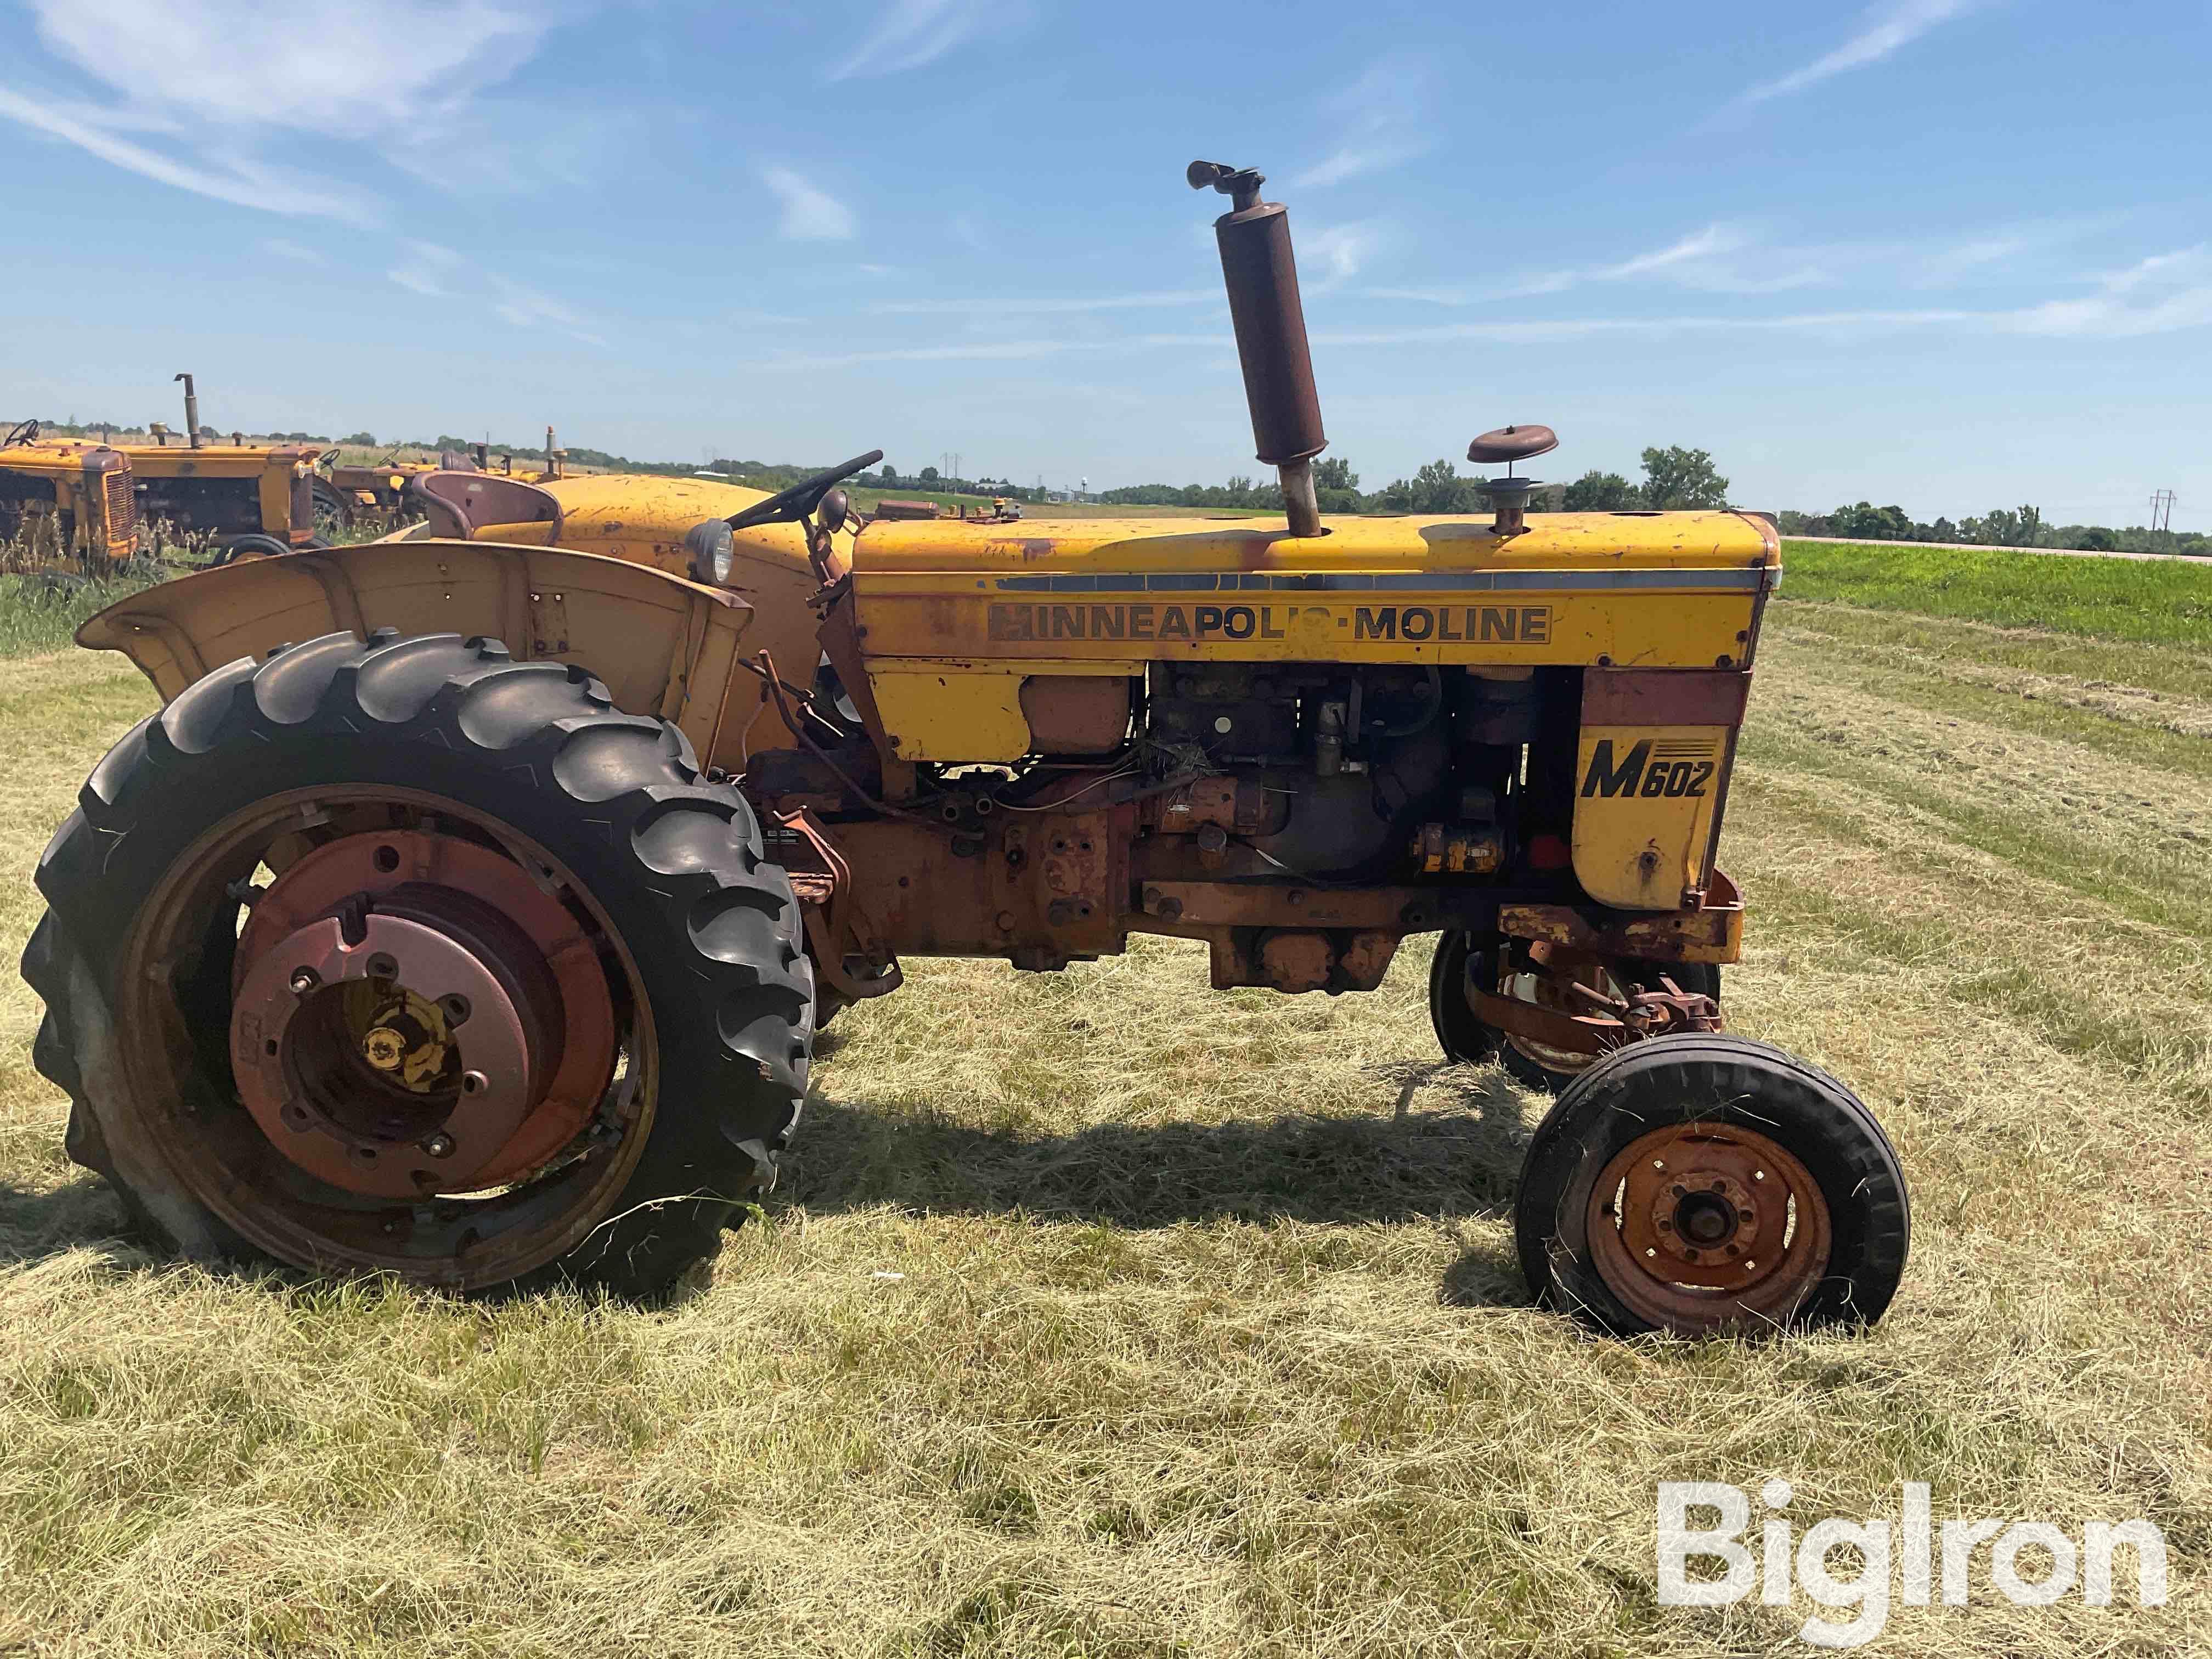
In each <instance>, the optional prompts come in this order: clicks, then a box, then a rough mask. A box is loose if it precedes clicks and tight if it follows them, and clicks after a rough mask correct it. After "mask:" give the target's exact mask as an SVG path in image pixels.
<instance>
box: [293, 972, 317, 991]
mask: <svg viewBox="0 0 2212 1659" xmlns="http://www.w3.org/2000/svg"><path fill="white" fill-rule="evenodd" d="M322 982H323V981H322V976H321V975H319V974H318V973H316V972H315V970H314V969H312V968H301V969H295V971H294V973H293V975H292V988H293V989H294V990H295V991H296V992H298V993H299V994H301V996H305V995H307V993H308V992H310V991H312V990H313V989H314V988H315V987H317V986H318V985H320V984H321V983H322Z"/></svg>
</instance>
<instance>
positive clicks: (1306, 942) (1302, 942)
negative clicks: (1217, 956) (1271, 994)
mask: <svg viewBox="0 0 2212 1659" xmlns="http://www.w3.org/2000/svg"><path fill="white" fill-rule="evenodd" d="M1258 956H1259V959H1260V977H1261V982H1262V983H1264V984H1266V985H1268V986H1271V987H1273V988H1274V989H1275V990H1278V991H1291V992H1297V991H1318V990H1320V989H1321V988H1322V987H1323V986H1325V985H1327V984H1328V970H1329V969H1330V968H1332V967H1333V966H1334V965H1335V956H1336V953H1335V952H1334V951H1332V950H1331V949H1330V948H1329V943H1328V934H1326V933H1265V934H1262V935H1261V939H1260V941H1259V946H1258Z"/></svg>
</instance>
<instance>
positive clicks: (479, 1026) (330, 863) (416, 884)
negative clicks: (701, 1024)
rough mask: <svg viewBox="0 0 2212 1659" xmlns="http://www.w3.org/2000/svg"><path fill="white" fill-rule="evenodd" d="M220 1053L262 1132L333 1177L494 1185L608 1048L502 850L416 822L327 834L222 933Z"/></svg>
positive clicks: (398, 1186)
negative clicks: (226, 940) (232, 960)
mask: <svg viewBox="0 0 2212 1659" xmlns="http://www.w3.org/2000/svg"><path fill="white" fill-rule="evenodd" d="M237 963H238V966H237V971H236V976H235V979H234V992H233V998H232V1017H231V1030H230V1048H231V1061H232V1071H233V1073H234V1077H235V1078H236V1079H237V1082H238V1085H239V1093H240V1098H241V1099H242V1100H243V1102H244V1103H245V1105H246V1109H247V1110H248V1111H249V1112H251V1113H252V1115H253V1118H254V1120H255V1121H256V1122H257V1123H258V1125H259V1126H260V1128H261V1130H262V1133H264V1135H265V1136H266V1137H267V1139H268V1140H269V1142H270V1145H271V1146H274V1147H276V1150H277V1151H278V1152H281V1153H282V1154H283V1156H284V1157H285V1158H287V1159H289V1161H290V1162H292V1163H293V1164H296V1165H297V1166H298V1167H299V1168H301V1170H306V1171H307V1173H308V1174H309V1175H312V1176H315V1177H316V1178H318V1179H319V1180H322V1181H325V1182H329V1183H331V1185H333V1186H336V1187H339V1188H343V1189H345V1190H346V1191H349V1192H353V1193H358V1194H362V1195H364V1196H368V1197H374V1198H400V1199H419V1198H422V1197H424V1196H427V1195H428V1194H433V1193H441V1192H442V1193H459V1192H470V1191H476V1190H480V1189H482V1188H488V1187H492V1186H497V1185H500V1184H501V1183H503V1182H507V1181H509V1180H512V1179H513V1178H514V1177H515V1176H517V1175H518V1174H520V1173H522V1172H524V1171H526V1170H529V1169H531V1168H532V1167H534V1166H535V1165H536V1164H539V1163H542V1162H543V1161H544V1159H545V1158H549V1157H550V1156H551V1155H553V1154H554V1153H555V1152H558V1151H559V1149H560V1148H561V1147H562V1146H564V1145H566V1144H567V1143H568V1141H570V1140H571V1139H574V1136H575V1135H576V1133H578V1132H579V1131H580V1129H582V1128H583V1127H585V1125H586V1123H588V1122H589V1121H590V1119H591V1115H592V1111H593V1109H595V1108H596V1106H597V1104H598V1103H599V1099H600V1097H602V1096H603V1095H604V1093H605V1087H606V1085H607V1082H608V1079H609V1078H610V1076H611V1073H612V1071H613V1066H614V1059H615V1054H614V1048H615V1018H614V1011H613V1007H612V1004H611V999H610V997H609V995H608V993H607V987H606V979H605V975H604V973H603V972H602V971H601V969H600V967H599V962H598V959H597V957H596V955H595V954H594V953H593V951H592V948H591V946H590V945H589V943H588V941H586V939H585V938H584V936H583V934H582V933H581V932H580V929H579V928H578V927H577V926H576V924H575V921H574V919H573V918H572V917H571V916H570V915H568V911H567V910H566V908H564V907H563V906H562V904H561V903H560V902H559V901H558V900H557V899H556V898H555V897H554V896H552V895H550V894H549V893H547V892H545V891H544V890H541V889H540V888H539V887H538V885H537V884H535V883H534V882H532V880H531V878H530V877H529V875H528V873H527V872H525V871H524V870H523V869H522V868H521V866H519V865H517V864H515V863H514V862H513V860H509V859H507V858H504V857H501V855H500V854H497V853H496V852H495V851H493V850H492V849H490V848H486V847H483V846H481V845H479V844H478V843H477V842H470V841H464V840H461V839H459V838H458V837H450V836H441V835H438V834H436V833H435V832H426V831H407V832H393V833H391V834H384V835H376V834H371V835H359V836H346V837H344V838H343V839H341V840H338V841H337V842H331V843H330V844H329V845H327V846H325V847H322V848H318V849H316V850H315V851H313V852H312V853H310V854H307V856H305V857H303V858H301V860H298V861H297V862H296V863H295V864H293V865H292V866H290V867H289V868H288V869H287V870H286V872H284V874H283V876H282V877H280V878H278V879H277V880H276V883H275V884H272V885H271V886H270V887H269V888H268V889H267V890H265V891H264V892H263V893H261V894H260V895H259V896H258V899H257V900H256V902H255V904H254V907H253V910H252V916H251V919H250V921H248V923H247V925H246V929H245V931H244V932H243V933H241V934H240V939H239V948H238V955H237Z"/></svg>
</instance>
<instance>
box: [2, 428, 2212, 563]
mask: <svg viewBox="0 0 2212 1659" xmlns="http://www.w3.org/2000/svg"><path fill="white" fill-rule="evenodd" d="M40 426H41V427H43V428H45V429H46V431H48V432H51V433H55V434H58V435H68V436H71V437H84V436H88V435H96V434H98V433H99V432H100V430H101V429H102V428H108V429H111V430H114V431H126V432H128V431H141V430H143V429H144V428H143V427H142V426H140V425H139V424H137V423H136V422H120V421H117V422H100V421H85V422H79V421H78V420H77V419H76V416H70V418H69V419H68V420H66V421H41V422H40ZM201 436H202V437H203V438H204V439H208V440H216V439H218V438H220V437H222V436H227V435H226V434H218V433H217V432H216V430H215V428H212V427H203V428H201ZM258 437H259V439H260V440H261V441H267V442H276V443H297V444H329V443H332V442H338V443H343V444H346V445H348V446H349V447H357V448H363V449H376V448H391V449H422V450H441V451H442V450H449V449H450V450H458V451H459V452H461V453H469V452H470V451H471V450H472V449H473V448H474V447H475V441H474V440H472V439H468V438H458V437H455V436H453V435H452V434H451V433H441V434H439V435H438V437H437V438H436V440H435V441H432V442H427V443H426V442H422V441H415V440H407V441H392V442H390V443H386V444H382V445H380V444H379V443H378V442H377V441H376V436H375V435H374V433H370V432H356V433H351V434H349V435H347V436H346V437H344V438H343V439H335V440H334V439H330V438H325V437H322V436H320V435H317V434H314V433H311V432H274V433H264V434H260V435H258ZM490 448H491V452H492V453H494V454H495V455H517V456H536V455H539V454H542V453H544V444H543V443H542V442H539V443H529V444H500V443H495V444H493V445H491V446H490ZM568 459H570V460H571V461H573V462H574V463H576V464H577V465H580V466H592V467H599V468H601V469H603V470H605V471H623V472H653V473H659V474H663V475H667V476H675V477H683V476H688V475H690V474H692V473H696V472H699V471H711V472H718V473H720V474H723V475H724V476H726V477H730V478H732V479H735V480H737V481H738V482H740V483H746V484H749V485H750V486H752V487H753V488H755V489H783V488H785V487H786V486H787V485H790V484H794V483H798V482H799V480H800V479H801V478H805V477H812V476H813V475H814V474H815V473H817V472H819V471H822V469H821V468H820V467H818V466H807V465H801V464H799V463H798V462H795V461H744V460H730V459H722V460H715V461H710V462H708V464H707V465H706V466H705V467H703V468H701V467H695V466H692V465H688V464H687V463H684V462H681V461H640V460H634V459H630V458H629V457H628V456H624V455H616V454H612V453H609V452H608V451H606V450H604V449H592V448H589V447H585V446H581V445H571V446H570V447H569V448H568ZM1643 461H1644V477H1642V479H1641V480H1638V481H1632V480H1630V479H1628V478H1626V477H1622V476H1621V475H1620V473H1618V472H1606V471H1596V470H1593V471H1589V472H1585V473H1583V475H1582V477H1579V478H1577V479H1575V480H1574V481H1573V482H1572V483H1547V484H1543V485H1541V486H1539V487H1538V489H1536V490H1535V492H1534V494H1533V495H1530V497H1529V500H1528V508H1529V511H1531V512H1534V513H1545V512H1567V513H1638V512H1651V511H1655V510H1660V509H1666V508H1677V507H1726V506H1728V505H1729V499H1728V492H1729V481H1728V479H1726V478H1725V477H1722V476H1721V474H1720V472H1719V471H1718V470H1717V468H1716V467H1715V466H1714V465H1713V459H1712V457H1711V455H1710V454H1708V453H1706V452H1705V451H1704V450H1702V449H1690V448H1686V447H1683V446H1681V445H1679V444H1675V445H1670V446H1668V447H1666V448H1663V449H1662V448H1659V447H1656V446H1655V447H1652V448H1649V449H1646V450H1645V451H1644V455H1643ZM856 482H858V483H863V484H866V485H868V486H870V487H871V488H875V489H885V490H890V489H911V490H916V491H920V492H922V493H925V494H936V495H1005V496H1007V497H1009V498H1010V499H1012V500H1015V501H1040V500H1042V499H1043V498H1044V494H1043V492H1042V491H1040V490H1038V489H1036V488H1034V487H1033V486H1030V485H1028V484H1018V483H1015V482H1014V481H1013V480H1012V479H1011V478H993V477H979V478H956V477H947V476H945V475H944V474H941V473H940V472H939V471H938V469H937V468H935V467H933V466H925V467H923V468H922V469H921V471H918V472H911V473H907V472H901V471H898V470H897V469H896V467H893V466H891V465H888V464H886V465H884V466H883V467H881V468H879V469H878V470H877V471H872V472H868V473H866V474H864V475H862V476H861V477H860V478H859V479H857V480H856ZM1484 482H1485V481H1484V479H1483V478H1482V477H1480V475H1476V474H1462V472H1461V471H1460V470H1459V468H1458V466H1457V465H1455V464H1454V463H1453V462H1452V461H1451V460H1450V459H1437V460H1433V461H1431V462H1430V463H1428V465H1425V466H1423V467H1420V468H1419V469H1418V470H1417V471H1415V472H1414V473H1413V477H1410V478H1394V479H1392V480H1391V481H1390V482H1389V483H1387V484H1384V485H1383V487H1382V488H1381V489H1375V490H1367V491H1363V490H1362V489H1360V487H1359V474H1358V473H1357V472H1355V471H1352V463H1351V462H1350V461H1349V460H1347V459H1343V458H1341V457H1338V456H1323V457H1322V458H1321V459H1318V460H1316V462H1315V463H1314V491H1315V494H1316V496H1318V498H1319V499H1320V501H1321V508H1322V512H1324V513H1422V514H1436V515H1449V514H1452V513H1480V512H1483V511H1486V508H1487V503H1486V501H1485V499H1484V496H1483V483H1484ZM1097 500H1099V501H1105V502H1108V503H1109V504H1112V505H1115V506H1121V507H1226V508H1231V509H1237V508H1242V509H1243V510H1245V511H1248V512H1255V513H1279V512H1280V511H1282V507H1283V492H1282V488H1281V486H1280V485H1279V484H1278V483H1276V482H1275V480H1274V479H1273V478H1265V479H1259V478H1252V477H1245V476H1243V475H1242V474H1239V475H1237V476H1234V477H1231V478H1230V479H1229V481H1228V482H1227V483H1218V484H1208V483H1191V484H1166V483H1146V484H1128V485H1125V486H1123V487H1122V488H1121V489H1109V490H1104V491H1102V492H1101V493H1100V494H1099V495H1098V496H1097ZM1775 517H1776V521H1777V523H1778V525H1779V526H1780V527H1781V531H1782V533H1783V534H1784V535H1785V536H1832V537H1838V538H1843V539H1845V540H1850V541H1863V542H1960V543H1966V544H1972V545H1976V546H1984V547H2049V548H2071V549H2076V550H2081V551H2083V552H2125V553H2186V554H2194V555H2197V556H2200V557H2212V536H2207V535H2205V534H2203V533H2202V532H2197V531H2193V530H2182V531H2175V530H2152V529H2150V528H2148V527H2147V526H2142V525H2130V526H2125V527H2124V528H2117V529H2116V528H2113V527H2112V526H2106V525H2092V524H2067V525H2052V524H2046V523H2045V521H2044V518H2043V513H2042V512H2041V510H2040V509H2039V508H2037V507H2033V506H2027V505H2022V506H2020V507H1992V508H1991V509H1990V511H1988V512H1987V513H1982V514H1980V515H1979V516H1978V517H1974V516H1969V517H1966V518H1963V519H1959V520H1952V519H1949V518H1937V519H1936V520H1933V521H1932V522H1923V521H1921V520H1917V519H1914V518H1913V517H1912V516H1911V514H1910V513H1906V512H1905V509H1904V508H1903V507H1895V506H1892V507H1876V506H1875V505H1874V504H1873V503H1872V502H1871V501H1859V502H1857V503H1856V504H1854V505H1852V506H1849V507H1836V508H1835V509H1833V510H1832V511H1831V512H1827V513H1800V512H1797V511H1796V510H1795V509H1791V508H1784V510H1782V511H1781V512H1779V513H1777V514H1776V515H1775Z"/></svg>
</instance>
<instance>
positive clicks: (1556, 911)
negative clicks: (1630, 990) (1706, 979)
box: [1498, 870, 1743, 963]
mask: <svg viewBox="0 0 2212 1659" xmlns="http://www.w3.org/2000/svg"><path fill="white" fill-rule="evenodd" d="M1498 932H1500V933H1504V934H1506V935H1507V936H1508V937H1510V938H1513V939H1533V940H1541V941H1543V942H1545V943H1547V944H1552V945H1562V946H1565V947H1567V948H1570V949H1572V950H1575V951H1581V952H1583V954H1584V955H1586V956H1590V957H1615V958H1627V959H1634V960H1642V961H1648V962H1709V963H1729V962H1735V961H1738V960H1740V959H1741V957H1742V954H1743V895H1742V894H1741V892H1740V891H1739V890H1737V888H1736V884H1735V882H1734V881H1733V880H1731V879H1730V878H1729V877H1728V875H1726V874H1725V873H1724V872H1721V871H1718V870H1716V871H1714V872H1713V873H1712V878H1711V881H1710V882H1709V883H1708V884H1707V885H1706V888H1705V892H1704V894H1703V895H1702V896H1701V898H1700V901H1699V905H1698V908H1695V909H1692V910H1680V911H1673V912H1662V913H1659V914H1655V915H1635V914H1632V913H1630V912H1626V911H1620V910H1607V909H1601V908H1577V907H1575V906H1573V905H1566V904H1504V905H1500V906H1499V907H1498Z"/></svg>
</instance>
